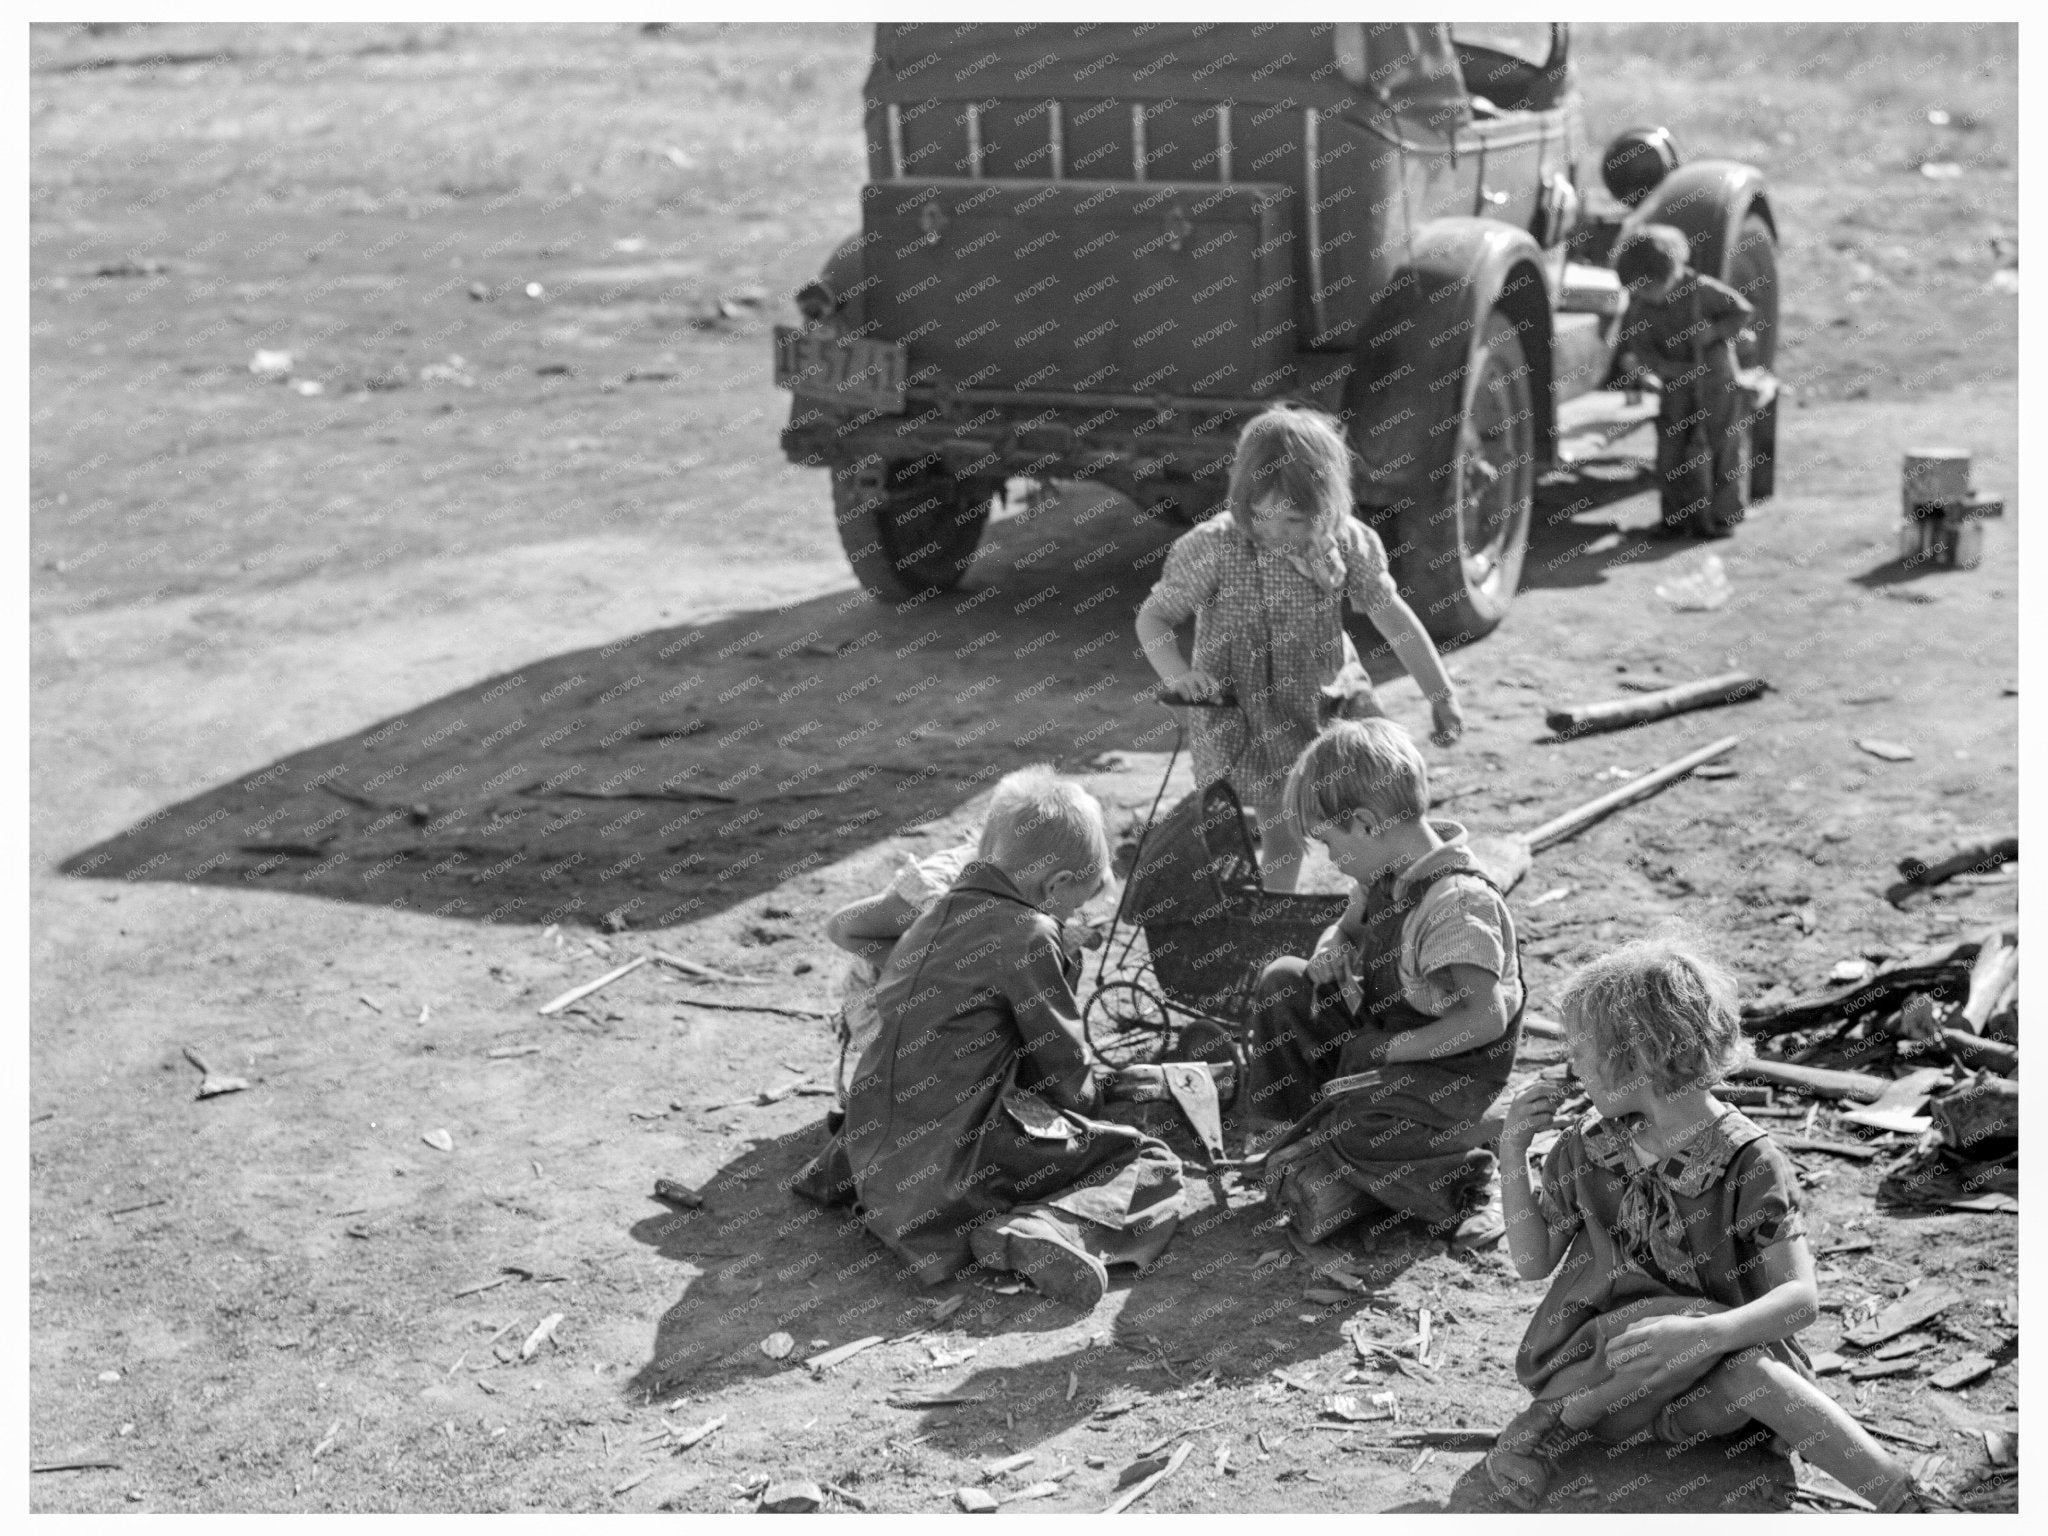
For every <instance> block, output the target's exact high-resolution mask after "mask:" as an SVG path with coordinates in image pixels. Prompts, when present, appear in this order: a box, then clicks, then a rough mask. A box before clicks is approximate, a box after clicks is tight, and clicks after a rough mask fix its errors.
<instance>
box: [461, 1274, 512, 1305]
mask: <svg viewBox="0 0 2048 1536" xmlns="http://www.w3.org/2000/svg"><path fill="white" fill-rule="evenodd" d="M511 1278H512V1276H511V1275H509V1274H504V1275H500V1276H498V1278H497V1279H495V1280H479V1281H478V1282H477V1283H476V1284H475V1285H466V1286H464V1287H463V1288H462V1289H461V1290H459V1291H457V1292H456V1293H455V1300H457V1301H460V1300H461V1299H462V1298H463V1297H465V1296H474V1295H477V1294H478V1293H479V1292H482V1291H494V1290H496V1289H497V1288H498V1287H499V1286H501V1285H503V1284H504V1283H505V1282H506V1281H507V1280H510V1279H511Z"/></svg>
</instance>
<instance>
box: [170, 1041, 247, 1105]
mask: <svg viewBox="0 0 2048 1536" xmlns="http://www.w3.org/2000/svg"><path fill="white" fill-rule="evenodd" d="M184 1049H185V1059H186V1060H187V1061H189V1062H191V1063H192V1065H193V1066H195V1067H197V1068H198V1069H199V1092H198V1093H197V1094H195V1095H194V1097H195V1098H201V1099H212V1098H218V1097H219V1096H220V1095H221V1094H224V1093H241V1092H243V1091H244V1090H246V1089H247V1088H248V1086H249V1080H248V1079H247V1078H245V1077H229V1076H227V1075H226V1074H224V1073H220V1072H216V1071H214V1070H213V1068H211V1067H209V1066H208V1065H207V1064H206V1062H205V1060H204V1058H202V1057H201V1056H200V1054H199V1053H198V1052H197V1051H195V1050H193V1049H192V1047H191V1046H189V1045H188V1046H186V1047H185V1048H184Z"/></svg>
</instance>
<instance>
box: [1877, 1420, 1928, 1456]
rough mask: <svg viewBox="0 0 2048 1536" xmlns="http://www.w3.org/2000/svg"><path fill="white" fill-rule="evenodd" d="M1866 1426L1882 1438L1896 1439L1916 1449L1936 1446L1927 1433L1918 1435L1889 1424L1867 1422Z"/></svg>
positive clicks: (1922, 1449)
mask: <svg viewBox="0 0 2048 1536" xmlns="http://www.w3.org/2000/svg"><path fill="white" fill-rule="evenodd" d="M1864 1428H1866V1429H1868V1430H1869V1431H1870V1432H1871V1433H1872V1434H1873V1435H1875V1436H1877V1438H1878V1439H1880V1440H1895V1441H1897V1442H1898V1443H1899V1444H1900V1445H1910V1446H1912V1447H1913V1449H1915V1450H1916V1451H1931V1450H1934V1449H1935V1448H1936V1447H1935V1442H1934V1441H1932V1440H1930V1439H1928V1438H1927V1437H1926V1436H1925V1435H1916V1434H1914V1433H1913V1432H1912V1431H1911V1430H1907V1429H1894V1428H1892V1427H1891V1426H1890V1425H1887V1424H1866V1425H1864Z"/></svg>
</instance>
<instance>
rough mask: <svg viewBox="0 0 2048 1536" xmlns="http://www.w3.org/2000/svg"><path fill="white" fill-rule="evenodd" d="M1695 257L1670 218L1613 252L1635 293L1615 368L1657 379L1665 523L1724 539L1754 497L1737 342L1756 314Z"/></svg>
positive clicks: (1624, 279) (1618, 268)
mask: <svg viewBox="0 0 2048 1536" xmlns="http://www.w3.org/2000/svg"><path fill="white" fill-rule="evenodd" d="M1691 259H1692V247H1691V246H1690V245H1689V244H1688V243H1687V241H1686V238H1685V235H1684V233H1683V232H1682V231H1680V230H1678V229H1675V228H1673V227H1672V226H1671V225H1669V224H1646V225H1644V226H1643V228H1641V229H1640V230H1637V231H1636V232H1635V233H1633V234H1631V235H1629V236H1628V237H1627V238H1626V239H1624V240H1623V241H1622V243H1621V245H1620V247H1619V248H1618V249H1617V250H1616V251H1615V253H1614V275H1615V276H1616V277H1618V278H1620V279H1621V281H1622V284H1623V286H1624V287H1626V288H1627V289H1628V310H1627V312H1626V314H1625V315H1624V316H1623V318H1622V323H1621V346H1620V351H1619V355H1618V366H1619V368H1620V371H1621V373H1622V375H1623V377H1625V378H1635V377H1639V376H1640V375H1641V374H1642V373H1645V372H1648V373H1651V374H1654V375H1655V376H1656V378H1657V380H1658V394H1657V484H1658V489H1659V493H1660V495H1661V498H1662V507H1663V522H1664V527H1665V529H1666V530H1667V531H1669V532H1683V531H1684V530H1685V529H1686V528H1688V527H1690V528H1692V529H1695V530H1697V531H1698V532H1700V533H1703V534H1706V535H1707V536H1709V537H1726V536H1727V535H1728V534H1730V533H1733V532H1734V531H1735V525H1736V523H1738V522H1740V521H1741V520H1742V514H1743V511H1744V508H1745V507H1746V505H1747V497H1748V494H1749V487H1748V484H1747V480H1748V474H1749V466H1748V464H1747V463H1746V462H1745V459H1744V455H1743V453H1742V441H1741V435H1742V422H1741V420H1740V411H1741V393H1740V390H1739V388H1738V385H1737V382H1736V377H1735V374H1736V356H1735V338H1736V337H1737V335H1739V334H1740V333H1741V331H1742V328H1743V327H1744V326H1746V325H1747V324H1748V323H1749V321H1750V318H1751V317H1752V316H1753V315H1754V314H1755V313H1756V310H1755V307H1754V306H1752V305H1751V304H1750V302H1749V300H1747V299H1745V298H1744V297H1743V296H1742V295H1741V294H1739V293H1737V292H1736V291H1735V290H1734V289H1733V288H1730V287H1729V286H1728V285H1727V284H1726V283H1722V282H1717V281H1716V280H1715V279H1713V278H1711V277H1708V276H1706V275H1705V274H1704V273H1700V272H1695V271H1694V270H1693V269H1692V267H1691V266H1690V265H1689V263H1690V261H1691ZM1701 445H1704V446H1701Z"/></svg>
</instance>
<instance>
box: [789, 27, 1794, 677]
mask: <svg viewBox="0 0 2048 1536" xmlns="http://www.w3.org/2000/svg"><path fill="white" fill-rule="evenodd" d="M1569 43H1570V39H1569V35H1568V32H1567V29H1566V28H1565V27H1563V26H1561V25H1553V26H1535V27H1530V26H1521V25H1489V26H1486V27H1483V28H1467V27H1463V26H1453V25H1446V24H1439V23H1387V24H1375V23H1341V22H1340V23H1324V24H1307V23H1259V24H1237V23H1217V24H1209V23H1204V24H1192V23H1190V24H1182V23H1156V24H1140V25H1114V26H1112V25H1083V24H1071V23H1048V24H1035V25H1014V26H1007V25H961V26H951V25H901V26H899V25H883V26H880V27H878V28H877V29H876V41H875V58H874V64H873V68H872V70H871V72H870V74H869V76H868V80H867V86H866V113H867V139H868V178H869V179H868V182H867V184H866V185H865V186H863V187H862V189H861V199H860V201H861V214H862V217H861V228H860V230H859V232H858V233H856V234H855V235H853V236H851V237H850V238H848V239H847V240H846V241H845V242H844V243H843V244H841V245H840V246H839V247H838V249H837V250H836V251H834V252H833V253H832V255H831V257H830V259H829V260H828V261H827V263H826V265H825V267H824V270H823V272H822V274H821V275H820V276H819V277H818V279H817V280H816V281H814V282H812V283H809V284H807V285H806V286H805V287H804V288H803V290H802V291H801V292H800V293H799V294H798V295H797V306H798V309H799V311H800V313H801V314H802V316H803V318H804V324H803V325H802V326H788V327H778V329H777V332H776V340H775V348H776V353H775V374H776V380H777V382H778V383H779V384H781V385H783V386H784V387H787V388H789V389H790V390H791V391H792V394H793V400H792V407H791V412H790V419H789V423H788V425H787V427H786V428H785V430H784V431H783V433H782V446H783V450H784V452H785V453H786V454H787V455H788V456H789V458H790V459H791V460H792V461H793V462H796V463H801V464H809V465H815V466H818V467H821V468H824V469H827V470H829V471H830V474H831V481H832V491H833V503H834V510H835V513H836V516H837V519H838V524H839V530H840V536H841V538H842V540H843V542H844V545H845V548H846V553H847V556H848V558H849V560H850V561H851V563H852V565H853V569H854V571H855V573H856V575H857V576H858V577H859V578H860V580H861V582H862V583H863V584H864V585H865V586H866V587H867V588H868V589H869V590H870V591H871V592H872V593H874V594H875V595H876V596H877V597H879V598H883V599H888V600H895V601H900V600H903V599H905V598H907V597H913V596H917V595H920V594H930V593H932V592H936V591H941V590H944V589H947V588H949V587H951V586H952V585H954V584H955V583H956V582H957V581H958V580H959V578H960V575H961V573H962V572H963V571H964V570H965V568H966V566H967V564H968V562H969V561H970V560H971V559H972V558H973V555H974V550H975V546H976V543H977V542H978V540H979V538H980V536H981V532H982V529H983V526H984V524H985V523H986V521H987V519H988V516H989V512H990V508H991V503H992V500H993V498H994V497H995V496H996V495H997V494H999V493H1000V492H1001V491H1002V489H1003V487H1004V485H1005V483H1006V482H1007V481H1008V480H1009V479H1010V478H1011V477H1016V476H1024V477H1030V478H1034V479H1038V480H1049V479H1081V480H1091V481H1097V482H1100V483H1103V484H1106V485H1108V486H1111V487H1113V488H1115V489H1117V490H1119V491H1122V492H1124V493H1125V494H1126V495H1128V496H1129V497H1130V498H1131V499H1132V500H1133V501H1134V502H1135V503H1136V504H1137V505H1138V506H1139V507H1140V508H1141V509H1143V510H1144V511H1145V512H1146V513H1147V514H1149V515H1153V516H1165V517H1168V518H1171V519H1174V520H1176V521H1182V522H1188V521H1192V520H1194V519H1195V518H1197V517H1200V516H1203V515H1206V514H1207V513H1208V512H1209V511H1211V510H1213V509H1214V508H1215V507H1216V505H1217V504H1218V503H1219V501H1220V499H1221V495H1222V491H1223V486H1224V483H1225V479H1226V477H1227V474H1228V469H1229V461H1230V455H1231V451H1232V448H1233V445H1234V441H1235V437H1236V432H1237V429H1238V427H1240V426H1241V425H1242V423H1243V422H1244V421H1245V420H1246V419H1247V418H1248V417H1249V416H1250V415H1251V414H1253V413H1255V412H1256V411H1258V410H1260V409H1263V408H1265V407H1267V406H1269V405H1271V404H1273V403H1275V402H1277V401H1283V400H1293V401H1300V402H1305V403H1312V404H1314V405H1316V406H1318V407H1320V408H1322V409H1324V410H1328V411H1331V412H1333V413H1335V414H1337V415H1338V416H1339V417H1340V418H1341V419H1342V420H1343V421H1344V422H1345V423H1346V426H1347V430H1348V432H1349V434H1350V439H1351V443H1352V445H1353V447H1354V449H1355V455H1356V465H1355V471H1354V476H1355V487H1356V493H1357V513H1358V515H1359V516H1360V517H1361V518H1364V519H1366V520H1367V521H1369V522H1370V523H1371V524H1372V525H1373V526H1374V527H1375V528H1377V529H1378V530H1379V532H1380V534H1381V537H1382V539H1383V540H1384V542H1385V543H1386V546H1387V549H1388V551H1389V554H1390V555H1391V557H1392V561H1393V566H1394V573H1395V578H1396V581H1397V583H1398V584H1399V585H1400V587H1401V589H1402V592H1403V595H1404V596H1406V597H1407V598H1408V600H1409V601H1410V603H1411V604H1412V605H1413V606H1414V608H1415V609H1416V611H1417V612H1418V613H1419V614H1420V615H1421V616H1422V618H1423V621H1424V623H1425V624H1426V625H1427V627H1428V628H1429V629H1430V631H1431V632H1432V633H1433V634H1434V635H1435V636H1436V637H1437V639H1438V640H1439V642H1440V643H1442V644H1447V645H1448V644H1457V643H1460V642H1462V641H1465V640H1470V639H1473V638H1476V637H1477V636H1479V635H1481V634H1484V633H1485V632H1486V631H1488V630H1489V629H1491V628H1492V627H1493V626H1494V625H1495V624H1496V623H1498V622H1499V620H1500V618H1501V616H1502V614H1503V613H1504V611H1505V610H1506V608H1507V606H1508V604H1509V601H1510V600H1511V599H1512V598H1513V596H1514V593H1515V589H1516V586H1517V584H1518V582H1519V580H1520V575H1521V568H1522V563H1523V556H1524V553H1525V550H1526V548H1527V545H1528V539H1529V525H1530V515H1531V508H1532V505H1533V501H1534V489H1535V482H1536V478H1537V476H1538V475H1539V474H1541V473H1542V472H1543V471H1544V470H1545V469H1546V468H1548V467H1550V466H1552V465H1554V464H1555V463H1556V462H1557V457H1558V448H1559V444H1560V430H1561V426H1564V427H1570V428H1572V429H1573V430H1576V429H1577V427H1578V426H1580V425H1583V424H1585V423H1586V421H1587V419H1588V417H1589V416H1599V415H1601V414H1602V411H1601V410H1600V409H1592V410H1589V407H1592V406H1597V405H1598V404H1599V402H1602V401H1614V402H1619V401H1620V400H1621V399H1622V397H1621V396H1620V395H1619V394H1615V393H1611V392H1608V391H1606V389H1605V386H1607V385H1608V384H1609V383H1610V382H1611V381H1612V378H1613V369H1614V350H1615V337H1616V334H1617V331H1618V328H1619V319H1618V317H1619V315H1620V312H1621V310H1622V308H1623V305H1624V302H1625V296H1624V294H1623V291H1622V289H1621V286H1620V284H1619V282H1618V280H1617V279H1616V278H1615V275H1614V273H1613V271H1612V270H1611V268H1610V267H1609V266H1607V265H1606V260H1607V256H1608V253H1609V252H1610V250H1611V249H1612V247H1613V245H1614V242H1615V239H1616V237H1617V235H1618V233H1619V232H1620V230H1621V229H1622V228H1624V227H1625V225H1626V224H1627V222H1628V221H1631V220H1652V219H1654V220H1657V221H1660V222H1664V223H1669V224H1674V225H1676V226H1678V227H1679V228H1680V229H1681V230H1683V231H1684V232H1685V234H1686V235H1687V237H1688V239H1689V240H1690V242H1691V245H1692V253H1693V264H1694V265H1695V266H1696V267H1698V268H1699V269H1700V270H1702V271H1705V272H1708V273H1711V274H1714V275H1717V276H1719V277H1721V278H1722V279H1723V280H1725V281H1728V282H1730V283H1732V284H1733V285H1734V286H1736V287H1737V288H1739V289H1740V290H1741V291H1742V292H1744V293H1745V294H1746V295H1747V296H1748V297H1749V299H1750V301H1751V302H1752V303H1753V304H1754V305H1755V306H1756V310H1757V314H1756V318H1755V321H1754V323H1753V325H1752V328H1751V331H1750V332H1749V333H1748V334H1747V335H1746V336H1745V338H1744V341H1743V344H1742V349H1743V352H1744V354H1745V355H1744V356H1743V357H1742V359H1741V361H1742V362H1744V363H1745V364H1749V365H1764V366H1768V365H1769V363H1770V362H1771V360H1772V354H1773V350H1774V345H1775V341H1776V332H1777V260H1776V245H1775V242H1776V237H1777V225H1776V219H1775V216H1774V215H1773V213H1772V209H1771V202H1770V196H1769V192H1768V189H1767V187H1766V185H1765V181H1764V178H1763V176H1762V175H1761V173H1759V172H1758V171H1757V170H1756V169H1755V168H1754V167H1752V166H1748V165H1743V164H1738V163H1736V162H1733V161H1728V160H1698V161H1692V162H1690V163H1686V164H1679V163H1678V156H1677V154H1676V151H1675V150H1674V149H1673V147H1672V145H1671V141H1670V136H1669V134H1668V133H1666V132H1664V131H1663V130H1661V129H1639V130H1633V131H1631V132H1629V133H1626V134H1623V135H1622V136H1620V137H1619V138H1617V139H1616V140H1614V141H1613V143H1612V145H1611V146H1610V147H1609V149H1608V151H1607V153H1606V154H1605V156H1604V157H1603V160H1602V162H1601V165H1600V171H1601V174H1602V177H1603V180H1604V182H1605V184H1606V188H1607V192H1608V194H1609V201H1608V211H1607V212H1606V213H1605V214H1604V215H1603V214H1600V213H1597V212H1595V211H1593V209H1592V207H1591V204H1592V201H1593V199H1594V198H1595V197H1597V196H1598V194H1597V193H1593V192H1592V191H1591V190H1590V189H1588V191H1587V194H1586V195H1585V196H1582V191H1581V189H1582V174H1583V167H1582V164H1581V162H1582V159H1583V158H1584V157H1585V155H1586V152H1587V146H1586V139H1585V130H1584V127H1583V124H1582V121H1581V116H1582V114H1581V107H1580V101H1579V97H1578V93H1577V90H1576V88H1575V85H1574V79H1573V73H1572V63H1571V54H1570V48H1569ZM1596 392H1599V393H1598V394H1597V395H1596ZM1775 425H1776V422H1775V405H1772V406H1770V407H1767V408H1766V409H1764V410H1763V411H1762V412H1761V413H1759V414H1757V415H1756V417H1755V420H1754V423H1753V443H1752V448H1753V457H1752V463H1753V468H1752V471H1751V476H1750V482H1749V491H1750V496H1751V498H1752V499H1761V498H1762V497H1764V496H1767V495H1769V494H1770V490H1771V473H1772V452H1773V449H1774V446H1775ZM1361 638H1362V639H1363V638H1367V637H1365V636H1361Z"/></svg>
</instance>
